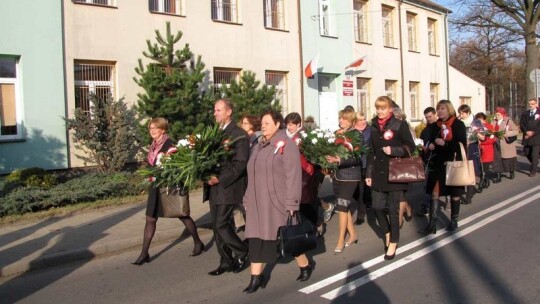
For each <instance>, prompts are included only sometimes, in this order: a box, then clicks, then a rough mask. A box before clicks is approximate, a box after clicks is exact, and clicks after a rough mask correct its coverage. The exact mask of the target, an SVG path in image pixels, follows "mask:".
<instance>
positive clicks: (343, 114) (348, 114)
mask: <svg viewBox="0 0 540 304" xmlns="http://www.w3.org/2000/svg"><path fill="white" fill-rule="evenodd" d="M339 118H343V119H345V120H347V121H348V122H350V123H351V125H354V123H355V122H356V112H354V110H351V109H343V110H341V111H339Z"/></svg>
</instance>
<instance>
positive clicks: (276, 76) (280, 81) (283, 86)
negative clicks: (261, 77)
mask: <svg viewBox="0 0 540 304" xmlns="http://www.w3.org/2000/svg"><path fill="white" fill-rule="evenodd" d="M265 83H266V84H267V85H269V86H274V87H275V88H276V95H275V97H274V100H277V101H279V103H280V104H281V110H282V112H283V113H288V112H289V111H288V108H289V99H288V98H287V94H288V90H287V73H286V72H275V71H267V72H266V74H265Z"/></svg>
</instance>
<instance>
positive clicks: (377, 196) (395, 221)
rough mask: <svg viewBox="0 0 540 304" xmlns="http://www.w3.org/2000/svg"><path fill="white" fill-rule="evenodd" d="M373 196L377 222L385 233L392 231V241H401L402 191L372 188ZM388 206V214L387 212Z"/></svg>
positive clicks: (373, 207)
mask: <svg viewBox="0 0 540 304" xmlns="http://www.w3.org/2000/svg"><path fill="white" fill-rule="evenodd" d="M371 195H372V197H373V202H372V209H373V210H374V211H375V216H376V217H377V222H378V223H379V226H380V227H381V231H382V233H383V240H384V235H385V234H387V233H390V242H391V243H398V242H399V199H400V197H401V191H390V192H379V191H376V190H373V189H372V190H371ZM385 208H388V214H386V213H385Z"/></svg>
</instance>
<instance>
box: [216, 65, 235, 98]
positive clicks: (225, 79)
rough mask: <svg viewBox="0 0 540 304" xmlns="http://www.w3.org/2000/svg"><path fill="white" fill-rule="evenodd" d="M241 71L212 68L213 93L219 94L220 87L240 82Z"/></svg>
mask: <svg viewBox="0 0 540 304" xmlns="http://www.w3.org/2000/svg"><path fill="white" fill-rule="evenodd" d="M241 71H242V70H241V69H226V68H214V92H216V93H219V92H220V88H221V87H222V86H224V85H225V86H228V85H230V84H231V82H232V81H233V80H235V81H237V82H238V81H240V72H241Z"/></svg>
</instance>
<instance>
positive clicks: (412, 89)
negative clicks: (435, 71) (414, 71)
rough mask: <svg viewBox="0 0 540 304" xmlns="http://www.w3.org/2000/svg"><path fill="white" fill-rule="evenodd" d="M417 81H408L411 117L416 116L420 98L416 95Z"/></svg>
mask: <svg viewBox="0 0 540 304" xmlns="http://www.w3.org/2000/svg"><path fill="white" fill-rule="evenodd" d="M419 85H420V84H419V83H418V82H414V81H411V82H409V98H410V99H411V119H415V118H418V115H419V108H420V98H419V97H418V86H419Z"/></svg>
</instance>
